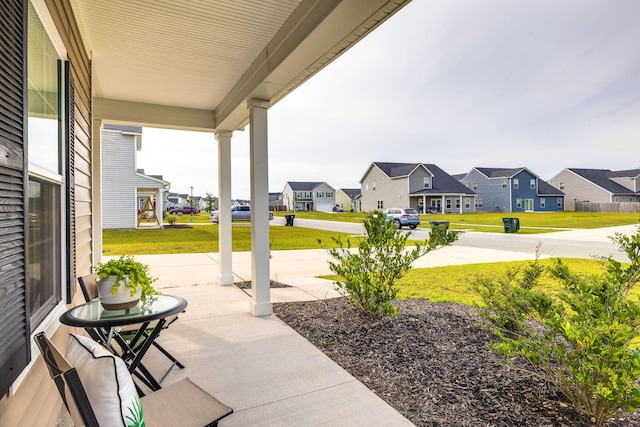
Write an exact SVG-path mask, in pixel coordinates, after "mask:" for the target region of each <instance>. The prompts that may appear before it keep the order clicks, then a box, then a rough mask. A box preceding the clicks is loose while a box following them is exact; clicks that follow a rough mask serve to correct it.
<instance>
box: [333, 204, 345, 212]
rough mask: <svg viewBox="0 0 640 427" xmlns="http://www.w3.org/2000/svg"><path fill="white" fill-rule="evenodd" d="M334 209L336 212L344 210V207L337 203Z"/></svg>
mask: <svg viewBox="0 0 640 427" xmlns="http://www.w3.org/2000/svg"><path fill="white" fill-rule="evenodd" d="M333 211H334V212H344V209H342V208H341V207H340V206H338V205H335V206H334V207H333Z"/></svg>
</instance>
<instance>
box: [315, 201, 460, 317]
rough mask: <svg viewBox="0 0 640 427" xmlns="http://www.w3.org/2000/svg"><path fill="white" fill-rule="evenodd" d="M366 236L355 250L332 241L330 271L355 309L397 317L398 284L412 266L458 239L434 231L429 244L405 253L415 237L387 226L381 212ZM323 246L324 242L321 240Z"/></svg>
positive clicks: (368, 221) (368, 223) (370, 222)
mask: <svg viewBox="0 0 640 427" xmlns="http://www.w3.org/2000/svg"><path fill="white" fill-rule="evenodd" d="M363 224H364V228H365V231H366V236H365V238H364V239H361V240H360V241H359V242H358V246H357V248H353V250H352V247H351V241H350V239H347V241H346V245H345V244H343V242H342V240H341V239H340V238H336V237H332V240H333V241H334V243H335V244H336V246H337V247H336V248H324V249H325V250H326V251H327V252H328V253H329V254H330V255H331V256H332V257H333V259H334V261H329V268H330V269H331V271H333V272H334V273H335V274H337V275H338V276H339V277H340V280H337V281H336V284H337V286H338V290H339V291H340V292H341V293H342V294H343V295H344V296H345V297H346V298H347V300H348V301H349V302H350V303H351V304H352V305H354V306H355V307H358V308H360V309H362V310H363V311H365V312H368V313H372V314H374V313H384V314H390V315H392V316H396V314H397V311H398V309H397V307H395V306H394V305H393V304H392V301H393V300H394V299H395V298H396V296H397V294H398V290H397V288H396V286H395V282H396V281H397V280H398V279H400V278H401V277H402V276H404V275H405V274H406V273H407V271H409V270H410V269H411V263H412V262H413V261H415V260H416V259H418V258H419V257H421V256H423V255H425V254H426V253H428V252H429V251H431V250H432V249H435V248H437V247H440V246H444V245H448V244H450V243H452V242H453V241H455V240H456V239H457V233H456V232H449V233H447V232H446V230H445V228H444V227H441V228H439V229H437V230H434V231H432V233H431V235H430V237H429V239H428V240H426V241H424V242H418V243H417V244H416V246H415V247H413V248H411V249H407V250H405V245H406V242H407V239H408V238H409V236H410V235H411V233H403V232H402V231H400V230H399V229H397V227H396V225H395V224H394V223H393V222H387V221H386V216H385V215H384V214H383V213H381V212H374V213H371V214H369V215H368V216H367V218H366V219H365V220H364V222H363ZM318 243H319V244H320V245H321V246H322V241H321V240H318Z"/></svg>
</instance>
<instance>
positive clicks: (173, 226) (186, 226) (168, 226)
mask: <svg viewBox="0 0 640 427" xmlns="http://www.w3.org/2000/svg"><path fill="white" fill-rule="evenodd" d="M162 226H163V227H164V228H193V227H192V226H190V225H187V224H173V225H171V224H167V225H164V224H163V225H162Z"/></svg>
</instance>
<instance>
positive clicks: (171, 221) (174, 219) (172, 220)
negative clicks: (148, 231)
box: [166, 214, 178, 225]
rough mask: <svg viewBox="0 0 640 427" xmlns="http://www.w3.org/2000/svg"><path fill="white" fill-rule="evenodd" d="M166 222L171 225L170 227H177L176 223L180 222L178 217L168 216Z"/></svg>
mask: <svg viewBox="0 0 640 427" xmlns="http://www.w3.org/2000/svg"><path fill="white" fill-rule="evenodd" d="M166 220H167V222H168V223H169V225H176V222H177V221H178V215H175V214H168V215H167V216H166Z"/></svg>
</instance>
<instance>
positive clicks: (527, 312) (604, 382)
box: [480, 231, 640, 426]
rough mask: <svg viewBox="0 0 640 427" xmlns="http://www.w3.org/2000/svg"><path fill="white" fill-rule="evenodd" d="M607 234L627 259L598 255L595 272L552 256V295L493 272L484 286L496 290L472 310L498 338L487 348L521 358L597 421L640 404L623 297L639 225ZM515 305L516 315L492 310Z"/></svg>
mask: <svg viewBox="0 0 640 427" xmlns="http://www.w3.org/2000/svg"><path fill="white" fill-rule="evenodd" d="M612 239H613V240H614V242H616V243H618V244H619V245H620V248H621V249H622V251H623V252H624V253H625V254H626V255H627V256H628V258H629V260H630V263H629V264H625V265H623V264H621V263H620V262H618V261H616V260H614V259H612V258H607V259H603V260H602V262H603V263H604V265H605V266H606V270H604V272H603V273H601V274H598V275H591V276H583V275H578V274H574V273H572V272H571V271H570V270H569V268H568V267H567V266H566V265H565V264H564V263H563V262H562V261H561V260H556V261H555V264H554V265H553V266H552V267H551V268H550V269H549V273H550V274H551V275H552V277H554V278H556V279H557V280H558V281H559V283H560V291H559V292H558V294H557V295H555V296H554V297H553V298H551V297H549V296H546V295H543V294H542V293H540V292H537V291H536V290H535V289H526V287H523V286H520V285H514V284H513V283H511V284H510V285H509V286H506V287H503V286H502V285H501V283H500V280H498V279H496V283H497V284H492V285H491V286H492V288H493V289H495V290H496V294H500V293H501V294H502V295H501V296H500V297H499V298H494V297H492V298H484V297H483V301H484V302H485V304H487V309H486V310H481V311H480V313H481V315H482V316H483V317H484V318H485V319H487V320H488V321H489V322H490V323H491V324H492V326H493V329H494V333H496V335H497V336H498V337H499V338H500V341H499V342H498V343H496V344H493V345H491V347H492V349H493V350H494V351H496V352H497V353H498V354H501V355H503V356H505V357H507V358H509V359H508V360H513V359H511V358H517V359H520V360H522V361H524V362H525V363H526V366H527V367H526V368H525V370H527V371H529V372H530V373H532V374H534V375H537V376H540V377H541V378H543V379H545V380H546V381H548V382H549V383H551V384H553V385H554V386H555V387H556V389H557V390H558V391H559V392H561V393H562V394H563V395H564V396H565V397H566V399H567V400H568V401H569V402H570V403H571V404H572V405H573V406H574V407H575V408H576V409H577V410H578V411H580V412H582V413H584V414H585V415H587V416H588V417H589V418H591V421H592V422H593V423H594V424H596V425H599V426H600V425H603V424H604V423H605V421H606V420H608V419H609V418H611V417H612V416H613V415H614V414H615V412H616V411H618V410H626V411H630V412H632V411H635V410H636V409H638V408H640V385H639V384H638V381H639V379H640V353H639V352H638V349H637V344H638V331H639V330H640V304H639V303H638V300H637V299H636V300H632V299H630V298H628V296H629V291H630V290H631V289H632V288H633V287H634V286H635V285H636V284H637V283H638V281H639V280H640V231H638V232H637V233H636V234H635V235H634V236H624V235H621V234H616V236H615V237H613V238H612ZM514 295H515V297H514ZM495 301H499V303H495ZM515 312H519V313H518V314H517V315H515V316H514V317H515V318H516V319H517V321H516V322H506V323H505V322H503V321H502V319H501V318H500V316H496V315H495V314H496V313H498V314H505V313H506V314H509V313H515ZM519 315H521V316H522V318H518V316H519ZM506 317H510V316H506ZM496 319H499V321H496Z"/></svg>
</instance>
